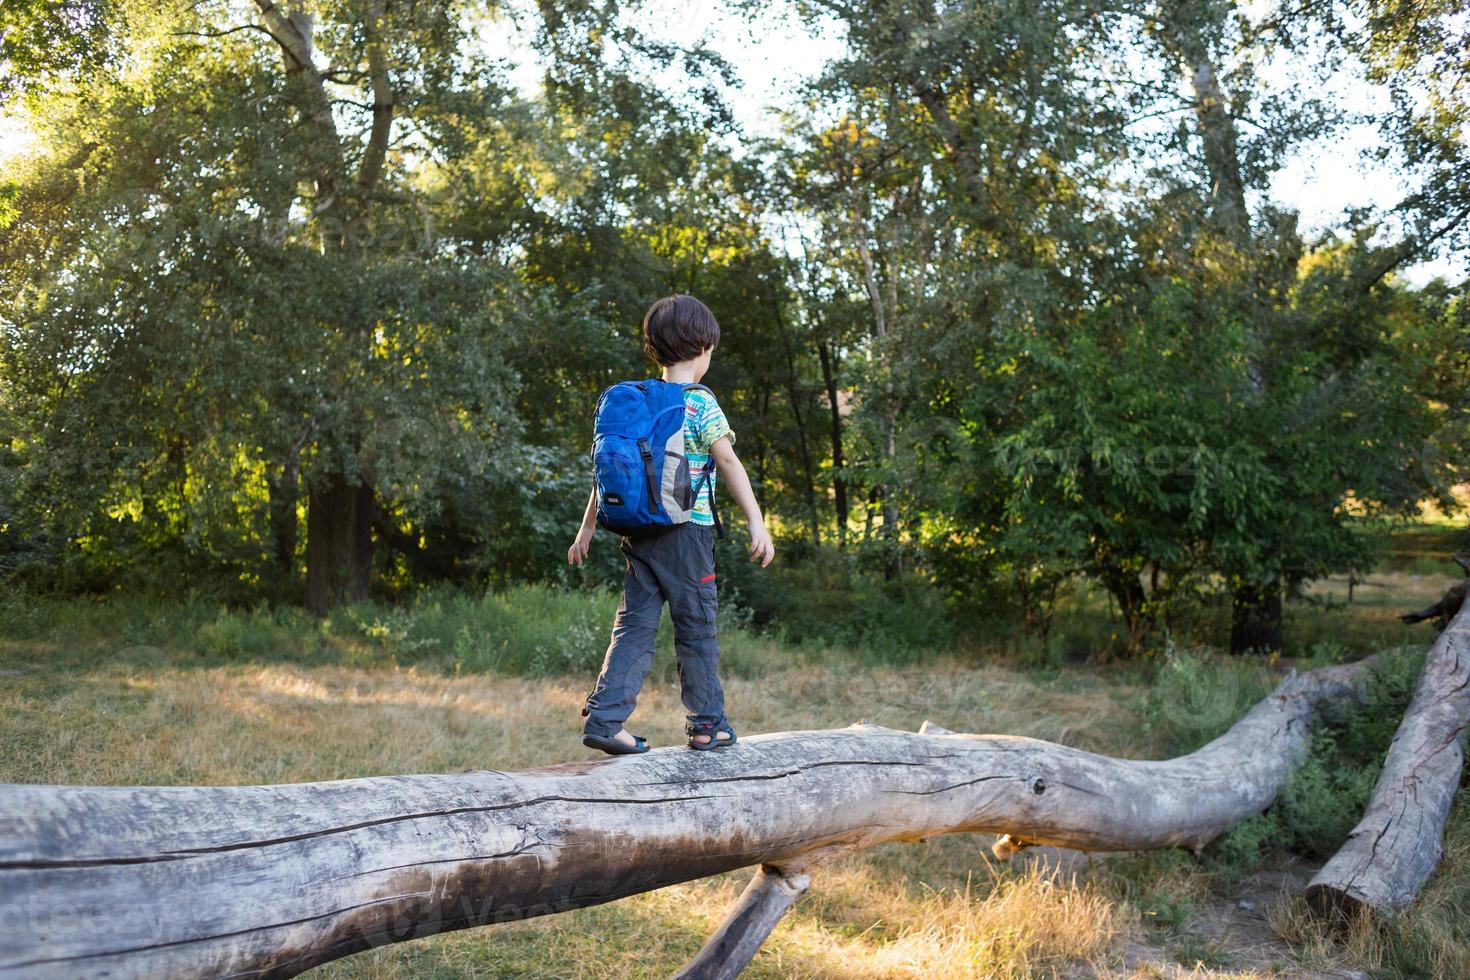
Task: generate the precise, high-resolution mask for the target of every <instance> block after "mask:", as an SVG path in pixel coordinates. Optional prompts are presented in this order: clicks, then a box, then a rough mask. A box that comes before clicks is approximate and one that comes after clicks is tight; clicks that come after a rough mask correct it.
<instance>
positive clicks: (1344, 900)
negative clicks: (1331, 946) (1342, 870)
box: [1303, 884, 1373, 926]
mask: <svg viewBox="0 0 1470 980" xmlns="http://www.w3.org/2000/svg"><path fill="white" fill-rule="evenodd" d="M1353 892H1354V889H1352V888H1351V887H1347V886H1339V885H1328V884H1315V885H1309V886H1307V890H1306V892H1305V893H1304V895H1303V897H1304V898H1305V899H1306V902H1307V908H1309V909H1311V910H1312V914H1313V915H1316V916H1317V917H1318V918H1320V919H1325V920H1327V921H1329V922H1332V923H1334V924H1336V925H1339V926H1346V925H1347V924H1348V923H1350V922H1352V921H1353V920H1354V919H1356V918H1358V917H1359V916H1363V915H1368V914H1370V913H1371V912H1372V911H1373V906H1371V905H1370V904H1368V902H1367V900H1366V897H1365V896H1364V895H1362V894H1361V893H1359V894H1354V893H1353Z"/></svg>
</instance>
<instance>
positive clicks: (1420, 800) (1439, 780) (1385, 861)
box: [1306, 607, 1470, 918]
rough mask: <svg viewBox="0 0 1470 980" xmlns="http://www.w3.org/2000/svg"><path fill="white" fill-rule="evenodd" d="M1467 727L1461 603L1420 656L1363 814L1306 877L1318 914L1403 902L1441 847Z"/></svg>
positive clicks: (1468, 631)
mask: <svg viewBox="0 0 1470 980" xmlns="http://www.w3.org/2000/svg"><path fill="white" fill-rule="evenodd" d="M1467 726H1470V607H1461V609H1460V611H1459V613H1458V614H1457V615H1456V616H1455V618H1454V620H1453V621H1451V622H1450V624H1449V625H1448V626H1446V627H1445V628H1444V629H1443V630H1442V631H1441V632H1440V634H1439V639H1437V640H1436V641H1435V643H1434V646H1433V647H1432V648H1431V649H1430V651H1429V656H1428V657H1427V658H1426V659H1425V661H1424V672H1423V674H1422V675H1421V676H1420V678H1419V687H1418V689H1417V690H1416V691H1415V692H1414V700H1413V701H1412V702H1411V703H1410V704H1409V709H1408V710H1407V711H1406V712H1404V720H1403V722H1402V723H1401V724H1400V725H1399V730H1398V732H1397V733H1396V734H1395V735H1394V737H1393V742H1392V744H1390V745H1389V748H1388V756H1387V757H1386V758H1385V760H1384V763H1383V772H1382V773H1380V774H1379V777H1378V783H1377V785H1375V786H1374V788H1373V796H1372V798H1371V799H1370V800H1369V801H1368V809H1367V811H1366V812H1365V813H1364V815H1363V819H1362V821H1360V822H1359V823H1358V825H1357V826H1356V827H1354V828H1353V831H1352V833H1351V834H1349V835H1348V839H1347V842H1346V843H1344V844H1343V846H1342V848H1341V849H1340V850H1339V851H1338V852H1337V853H1336V854H1334V855H1333V856H1332V858H1331V859H1330V860H1329V861H1328V862H1327V863H1326V864H1325V865H1323V866H1322V869H1321V870H1320V871H1318V872H1317V874H1316V875H1314V876H1313V877H1312V880H1311V881H1310V882H1308V884H1307V891H1306V899H1307V902H1308V903H1309V904H1310V905H1311V906H1312V907H1313V908H1314V909H1315V910H1316V911H1317V912H1318V913H1320V914H1323V915H1331V916H1335V917H1340V918H1347V917H1349V916H1351V915H1352V914H1353V913H1355V912H1357V911H1358V910H1360V909H1363V908H1364V907H1366V908H1368V909H1371V910H1372V911H1374V912H1376V913H1379V914H1381V915H1391V914H1392V913H1394V912H1398V911H1400V910H1401V909H1403V908H1405V907H1407V906H1408V904H1409V903H1410V902H1412V901H1413V900H1414V896H1416V895H1418V894H1419V889H1421V888H1423V887H1424V883H1425V882H1426V881H1428V880H1429V876H1430V875H1431V874H1433V872H1434V869H1435V868H1436V867H1437V866H1438V865H1439V861H1440V858H1441V857H1442V856H1443V854H1444V828H1445V822H1446V821H1447V820H1448V819H1449V815H1450V804H1451V803H1452V802H1453V801H1454V798H1455V791H1456V790H1457V789H1459V787H1460V771H1461V768H1462V767H1463V764H1464V761H1465V753H1464V738H1465V730H1466V727H1467Z"/></svg>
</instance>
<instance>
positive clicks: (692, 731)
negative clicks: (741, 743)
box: [684, 718, 735, 752]
mask: <svg viewBox="0 0 1470 980" xmlns="http://www.w3.org/2000/svg"><path fill="white" fill-rule="evenodd" d="M720 732H727V733H729V735H730V737H729V738H720V737H719V733H720ZM684 734H685V735H688V736H689V747H690V748H691V749H698V750H699V751H701V752H707V751H709V750H710V749H722V748H724V747H725V746H727V745H734V744H735V729H733V728H731V727H730V721H729V719H727V718H721V719H720V720H719V722H718V723H716V722H708V721H699V722H694V721H687V722H685V723H684ZM695 735H704V736H706V737H708V738H709V741H708V742H696V741H695V740H694V736H695Z"/></svg>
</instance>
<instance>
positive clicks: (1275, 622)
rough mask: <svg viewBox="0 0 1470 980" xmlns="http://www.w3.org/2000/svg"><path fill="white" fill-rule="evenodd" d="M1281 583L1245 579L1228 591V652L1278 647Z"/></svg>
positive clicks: (1244, 651) (1280, 643) (1280, 627)
mask: <svg viewBox="0 0 1470 980" xmlns="http://www.w3.org/2000/svg"><path fill="white" fill-rule="evenodd" d="M1282 633H1283V629H1282V609H1281V583H1280V582H1279V581H1275V580H1273V581H1272V582H1270V583H1269V584H1267V585H1259V584H1254V583H1251V582H1244V583H1242V584H1240V585H1237V586H1236V587H1235V588H1234V589H1233V590H1232V591H1231V593H1230V652H1231V653H1248V652H1250V651H1252V650H1256V651H1264V650H1280V649H1281V645H1282Z"/></svg>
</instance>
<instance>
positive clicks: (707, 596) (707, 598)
mask: <svg viewBox="0 0 1470 980" xmlns="http://www.w3.org/2000/svg"><path fill="white" fill-rule="evenodd" d="M719 606H720V596H719V590H718V589H717V588H716V586H715V576H714V573H711V574H710V577H709V579H708V581H703V582H700V583H699V612H700V616H701V617H702V619H703V622H704V625H705V626H706V627H707V628H708V629H709V634H708V635H709V636H714V635H715V616H716V615H717V614H718V613H719Z"/></svg>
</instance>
